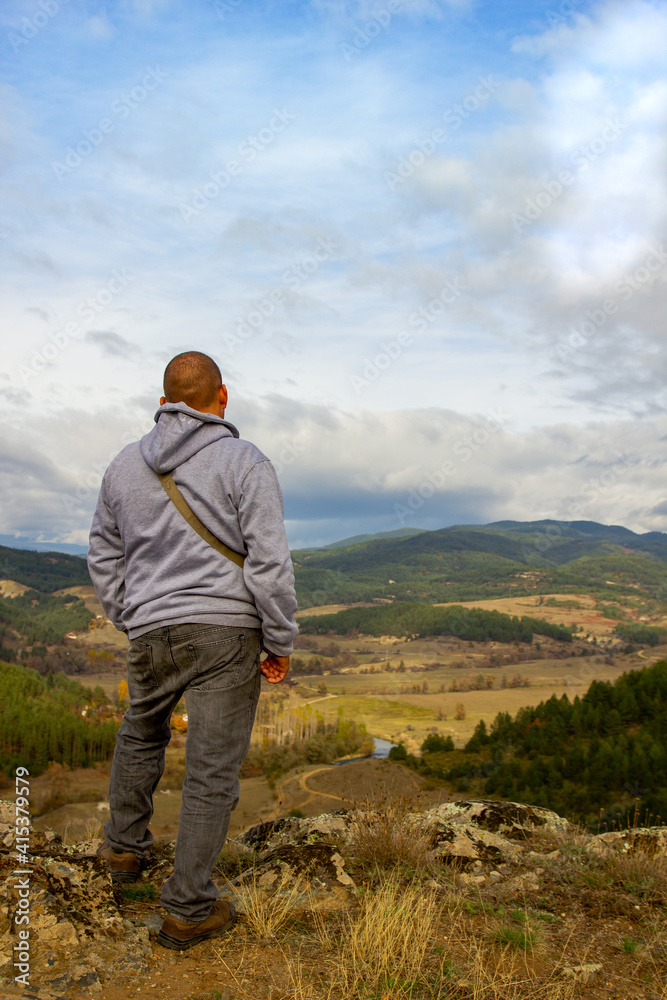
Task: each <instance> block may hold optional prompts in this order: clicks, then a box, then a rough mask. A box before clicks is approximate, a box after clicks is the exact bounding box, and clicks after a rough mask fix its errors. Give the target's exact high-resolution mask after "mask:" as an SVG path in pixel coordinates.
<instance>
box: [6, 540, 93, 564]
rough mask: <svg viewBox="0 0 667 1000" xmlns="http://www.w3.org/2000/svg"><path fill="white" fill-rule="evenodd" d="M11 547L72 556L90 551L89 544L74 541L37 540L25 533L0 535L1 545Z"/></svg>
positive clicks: (84, 554) (84, 555)
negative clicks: (77, 543) (78, 543)
mask: <svg viewBox="0 0 667 1000" xmlns="http://www.w3.org/2000/svg"><path fill="white" fill-rule="evenodd" d="M3 545H4V546H7V547H8V548H11V549H30V550H31V551H33V552H66V553H68V554H69V555H72V556H83V558H84V559H85V557H86V554H87V552H88V546H87V545H75V544H74V543H73V542H36V541H34V539H32V538H27V537H25V536H24V535H0V546H3Z"/></svg>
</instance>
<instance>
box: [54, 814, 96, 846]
mask: <svg viewBox="0 0 667 1000" xmlns="http://www.w3.org/2000/svg"><path fill="white" fill-rule="evenodd" d="M61 836H62V842H63V844H67V845H68V846H70V847H71V846H72V845H74V844H79V843H81V842H82V841H83V842H85V843H87V842H88V841H90V840H102V839H103V838H104V824H103V823H102V822H101V821H100V820H98V819H82V820H72V821H71V822H69V823H67V824H66V826H65V827H63V832H62V834H61Z"/></svg>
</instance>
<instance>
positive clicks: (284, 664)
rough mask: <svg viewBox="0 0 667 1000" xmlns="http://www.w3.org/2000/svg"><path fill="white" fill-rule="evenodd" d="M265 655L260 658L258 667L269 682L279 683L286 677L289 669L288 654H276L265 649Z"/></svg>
mask: <svg viewBox="0 0 667 1000" xmlns="http://www.w3.org/2000/svg"><path fill="white" fill-rule="evenodd" d="M266 653H267V656H266V659H265V660H262V662H261V664H260V667H259V669H260V670H261V671H262V673H263V674H264V676H265V677H266V679H267V681H268V682H269V684H280V682H281V681H284V680H285V678H286V677H287V671H288V670H289V656H277V655H276V654H275V653H271V652H270V651H269V650H268V649H267V650H266Z"/></svg>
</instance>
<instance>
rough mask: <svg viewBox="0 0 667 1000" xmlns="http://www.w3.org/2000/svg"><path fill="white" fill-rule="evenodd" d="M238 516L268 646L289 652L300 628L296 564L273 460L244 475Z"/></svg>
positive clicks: (246, 573)
mask: <svg viewBox="0 0 667 1000" xmlns="http://www.w3.org/2000/svg"><path fill="white" fill-rule="evenodd" d="M238 516H239V525H240V527H241V531H242V532H243V539H244V541H245V545H246V548H247V550H248V554H247V556H246V559H245V563H244V566H243V578H244V582H245V585H246V587H247V588H248V590H249V591H250V593H251V594H252V595H253V598H254V601H255V607H256V608H257V611H258V612H259V616H260V618H261V620H262V636H263V640H264V643H265V646H266V648H267V649H269V650H270V651H271V652H272V653H276V654H277V655H278V656H289V655H290V653H291V652H292V649H293V644H294V639H295V637H296V634H297V631H298V629H297V625H296V622H295V620H294V613H295V611H296V594H295V591H294V568H293V566H292V558H291V556H290V552H289V547H288V545H287V536H286V535H285V522H284V513H283V497H282V493H281V491H280V485H279V483H278V477H277V476H276V473H275V470H274V468H273V466H272V465H271V463H270V462H269V461H268V459H266V460H265V461H263V462H257V463H256V464H255V465H253V467H252V468H251V469H250V471H249V472H248V473H247V474H246V476H245V477H244V479H243V483H242V486H241V495H240V498H239V508H238Z"/></svg>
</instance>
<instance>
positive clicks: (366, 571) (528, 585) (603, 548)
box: [292, 520, 667, 608]
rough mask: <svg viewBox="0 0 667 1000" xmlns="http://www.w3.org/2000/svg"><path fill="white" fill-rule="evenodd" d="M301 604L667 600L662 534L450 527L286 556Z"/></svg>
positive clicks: (508, 525)
mask: <svg viewBox="0 0 667 1000" xmlns="http://www.w3.org/2000/svg"><path fill="white" fill-rule="evenodd" d="M292 558H293V560H294V565H295V572H296V581H297V596H298V598H299V603H300V606H301V607H302V608H304V607H312V606H314V605H318V604H319V605H322V604H350V603H354V602H358V601H371V600H374V599H378V598H379V599H384V600H398V601H433V602H443V601H466V600H479V599H481V598H493V597H503V596H518V595H521V594H534V593H549V592H552V593H553V592H554V591H560V592H576V591H578V590H593V591H595V592H596V593H597V594H598V595H600V596H601V597H604V598H607V599H609V600H613V599H614V597H615V596H616V595H618V594H635V595H637V592H638V591H639V592H640V593H641V594H642V595H643V596H645V597H656V596H658V595H662V599H663V600H665V599H667V535H666V534H664V533H663V532H657V531H652V532H647V533H645V534H637V533H635V532H633V531H630V530H629V529H628V528H624V527H622V526H620V525H604V524H599V523H598V522H596V521H573V522H571V523H570V524H569V525H561V524H560V523H559V522H557V521H554V520H542V521H528V522H521V521H499V522H496V523H493V524H488V525H452V526H451V527H448V528H441V529H439V530H437V531H422V532H419V534H416V535H411V536H410V537H403V538H397V537H388V538H377V539H370V540H369V541H362V542H356V543H354V544H351V545H347V546H345V547H336V548H328V549H318V550H313V549H310V550H301V551H295V552H293V553H292Z"/></svg>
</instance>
